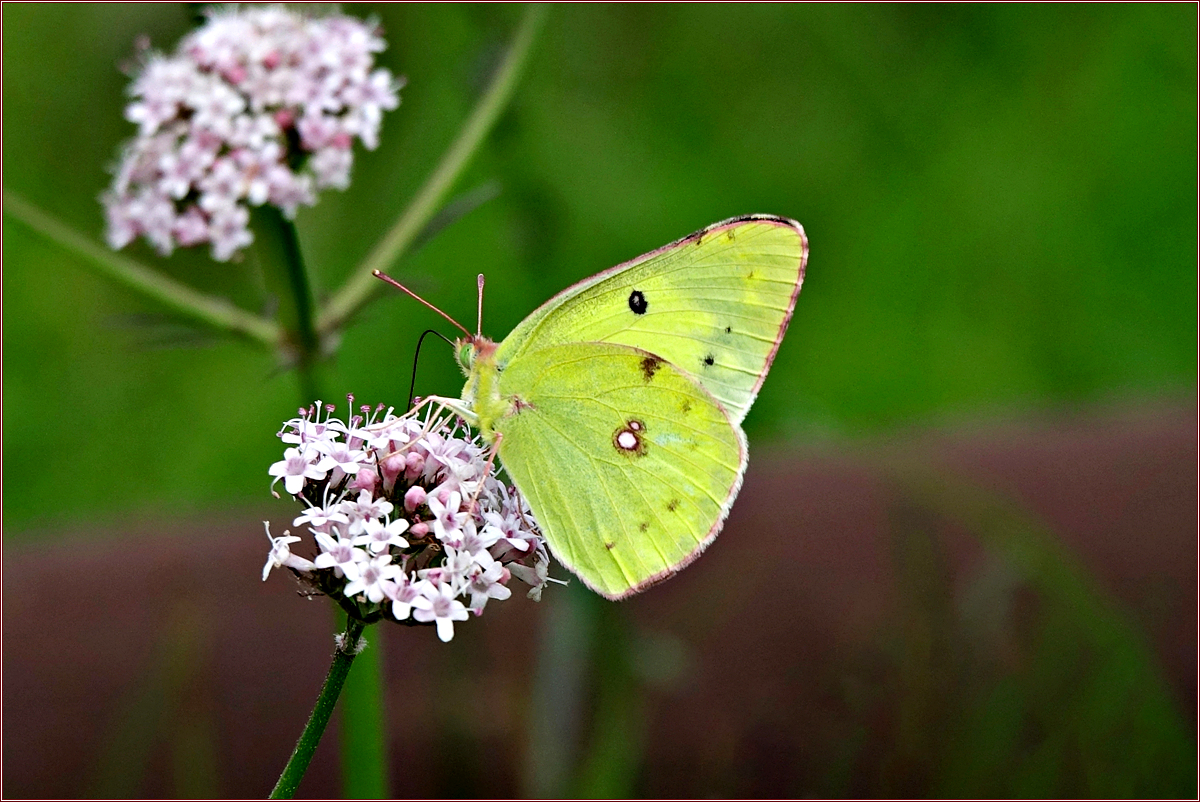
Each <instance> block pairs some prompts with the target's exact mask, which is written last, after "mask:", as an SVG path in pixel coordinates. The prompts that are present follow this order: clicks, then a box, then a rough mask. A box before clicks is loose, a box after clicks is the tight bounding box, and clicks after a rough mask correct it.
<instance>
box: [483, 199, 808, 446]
mask: <svg viewBox="0 0 1200 802" xmlns="http://www.w3.org/2000/svg"><path fill="white" fill-rule="evenodd" d="M807 257H808V243H807V240H806V239H805V236H804V230H803V228H801V226H800V224H799V223H796V222H795V221H793V220H788V219H786V218H782V217H771V216H766V215H755V216H750V217H740V218H734V219H731V220H726V221H724V222H721V223H715V224H713V225H711V226H709V227H707V228H705V229H703V230H702V231H698V232H696V233H695V234H692V235H690V236H688V237H685V238H683V239H681V240H679V241H677V242H674V243H672V244H670V245H667V246H665V247H663V248H660V249H658V250H656V251H653V252H651V253H648V254H646V255H645V256H641V257H639V258H637V259H634V260H633V261H631V262H627V263H625V264H623V265H618V266H617V267H614V268H612V269H610V270H606V271H604V272H602V273H599V274H597V275H595V276H593V277H591V278H589V279H587V280H585V281H583V282H580V283H579V284H576V285H575V286H573V287H570V288H568V289H566V290H564V291H563V292H561V293H559V294H558V295H556V296H555V297H554V298H551V299H550V300H549V301H548V302H546V303H545V304H543V305H542V307H540V308H539V309H538V310H536V311H535V312H534V313H533V314H531V315H530V316H529V317H528V318H526V319H525V320H524V321H523V322H522V323H521V325H519V326H518V327H517V328H516V329H514V330H513V332H512V333H511V334H510V335H509V336H508V337H507V338H506V339H505V340H504V342H503V343H501V345H500V348H499V350H498V351H497V360H498V363H499V364H500V366H501V367H503V366H504V365H506V364H508V363H509V362H512V361H520V360H522V359H523V358H524V356H525V355H526V354H529V353H530V352H533V351H536V350H539V349H542V348H545V347H547V346H550V345H555V344H564V343H572V342H608V343H617V344H622V345H628V346H632V347H635V348H641V349H643V350H646V351H650V352H651V353H654V354H657V355H658V356H660V357H662V358H663V359H664V360H666V361H667V362H669V363H671V364H672V365H674V366H675V367H676V368H677V369H678V370H681V371H683V372H685V373H687V374H688V375H690V376H692V377H693V378H694V379H695V380H696V381H698V382H699V383H700V384H702V385H703V386H704V388H705V389H707V390H708V391H709V393H711V394H712V396H713V397H714V398H715V399H716V400H717V401H718V402H719V403H721V404H722V405H723V406H724V407H725V409H726V410H727V411H728V412H729V416H730V418H731V419H732V421H733V422H734V423H740V422H741V421H742V419H743V418H744V417H745V416H746V412H747V410H749V408H750V405H751V404H752V403H753V401H754V398H755V396H756V395H757V394H758V389H759V387H760V386H761V385H762V381H763V379H764V378H765V376H766V372H767V369H768V368H769V367H770V364H771V361H772V360H773V359H774V356H775V351H776V349H777V348H778V346H779V342H780V340H781V339H782V337H783V333H784V330H785V329H786V328H787V324H788V321H789V320H790V319H791V316H792V309H793V308H794V306H795V302H796V296H797V294H798V293H799V292H800V285H801V282H802V281H803V278H804V266H805V262H806V260H807Z"/></svg>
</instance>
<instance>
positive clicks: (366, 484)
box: [350, 468, 379, 493]
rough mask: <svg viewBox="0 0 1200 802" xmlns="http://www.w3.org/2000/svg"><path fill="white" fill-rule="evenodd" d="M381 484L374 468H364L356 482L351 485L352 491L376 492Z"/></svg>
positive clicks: (355, 478)
mask: <svg viewBox="0 0 1200 802" xmlns="http://www.w3.org/2000/svg"><path fill="white" fill-rule="evenodd" d="M378 483H379V476H378V475H377V474H376V473H375V469H374V468H363V469H361V470H360V471H359V472H358V474H357V475H356V476H355V477H354V481H353V482H351V483H350V489H351V490H366V491H368V492H371V493H374V492H375V485H376V484H378Z"/></svg>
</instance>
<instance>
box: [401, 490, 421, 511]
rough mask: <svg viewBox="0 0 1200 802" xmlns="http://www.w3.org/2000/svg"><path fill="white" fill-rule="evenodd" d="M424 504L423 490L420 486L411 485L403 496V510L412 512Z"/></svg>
mask: <svg viewBox="0 0 1200 802" xmlns="http://www.w3.org/2000/svg"><path fill="white" fill-rule="evenodd" d="M424 503H425V488H423V487H421V486H420V485H413V486H412V487H410V488H409V489H408V492H407V493H405V494H404V509H406V510H408V511H409V512H413V511H414V510H416V509H417V507H420V506H421V505H422V504H424Z"/></svg>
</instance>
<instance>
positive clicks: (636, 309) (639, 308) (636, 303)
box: [629, 290, 650, 315]
mask: <svg viewBox="0 0 1200 802" xmlns="http://www.w3.org/2000/svg"><path fill="white" fill-rule="evenodd" d="M649 306H650V304H649V303H648V302H647V301H646V295H645V293H643V292H642V291H641V290H634V291H633V292H631V293H629V309H630V311H632V312H633V313H634V314H635V315H644V314H646V309H647V308H648V307H649Z"/></svg>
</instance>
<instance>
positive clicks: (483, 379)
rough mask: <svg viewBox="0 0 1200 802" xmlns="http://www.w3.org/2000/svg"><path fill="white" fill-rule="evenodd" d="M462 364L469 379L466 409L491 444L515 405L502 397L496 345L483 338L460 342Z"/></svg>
mask: <svg viewBox="0 0 1200 802" xmlns="http://www.w3.org/2000/svg"><path fill="white" fill-rule="evenodd" d="M456 348H457V351H458V361H459V365H460V366H461V367H462V369H463V373H465V374H466V376H467V382H466V384H464V385H463V391H462V401H463V404H464V406H466V407H468V408H469V409H471V410H473V411H474V412H475V415H476V426H477V427H478V428H479V430H480V431H481V432H482V433H483V436H484V438H485V439H486V440H487V441H488V442H492V441H493V440H495V439H496V423H497V421H499V420H500V419H501V418H503V417H504V416H505V415H506V414H508V411H509V408H510V407H511V406H512V403H511V401H510V400H508V399H505V398H503V397H502V396H501V395H500V370H499V367H498V366H497V363H496V343H495V342H494V341H492V340H489V339H488V338H487V337H484V336H482V335H478V334H477V335H475V336H473V337H470V338H467V339H462V340H459V341H458V342H457V343H456Z"/></svg>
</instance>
